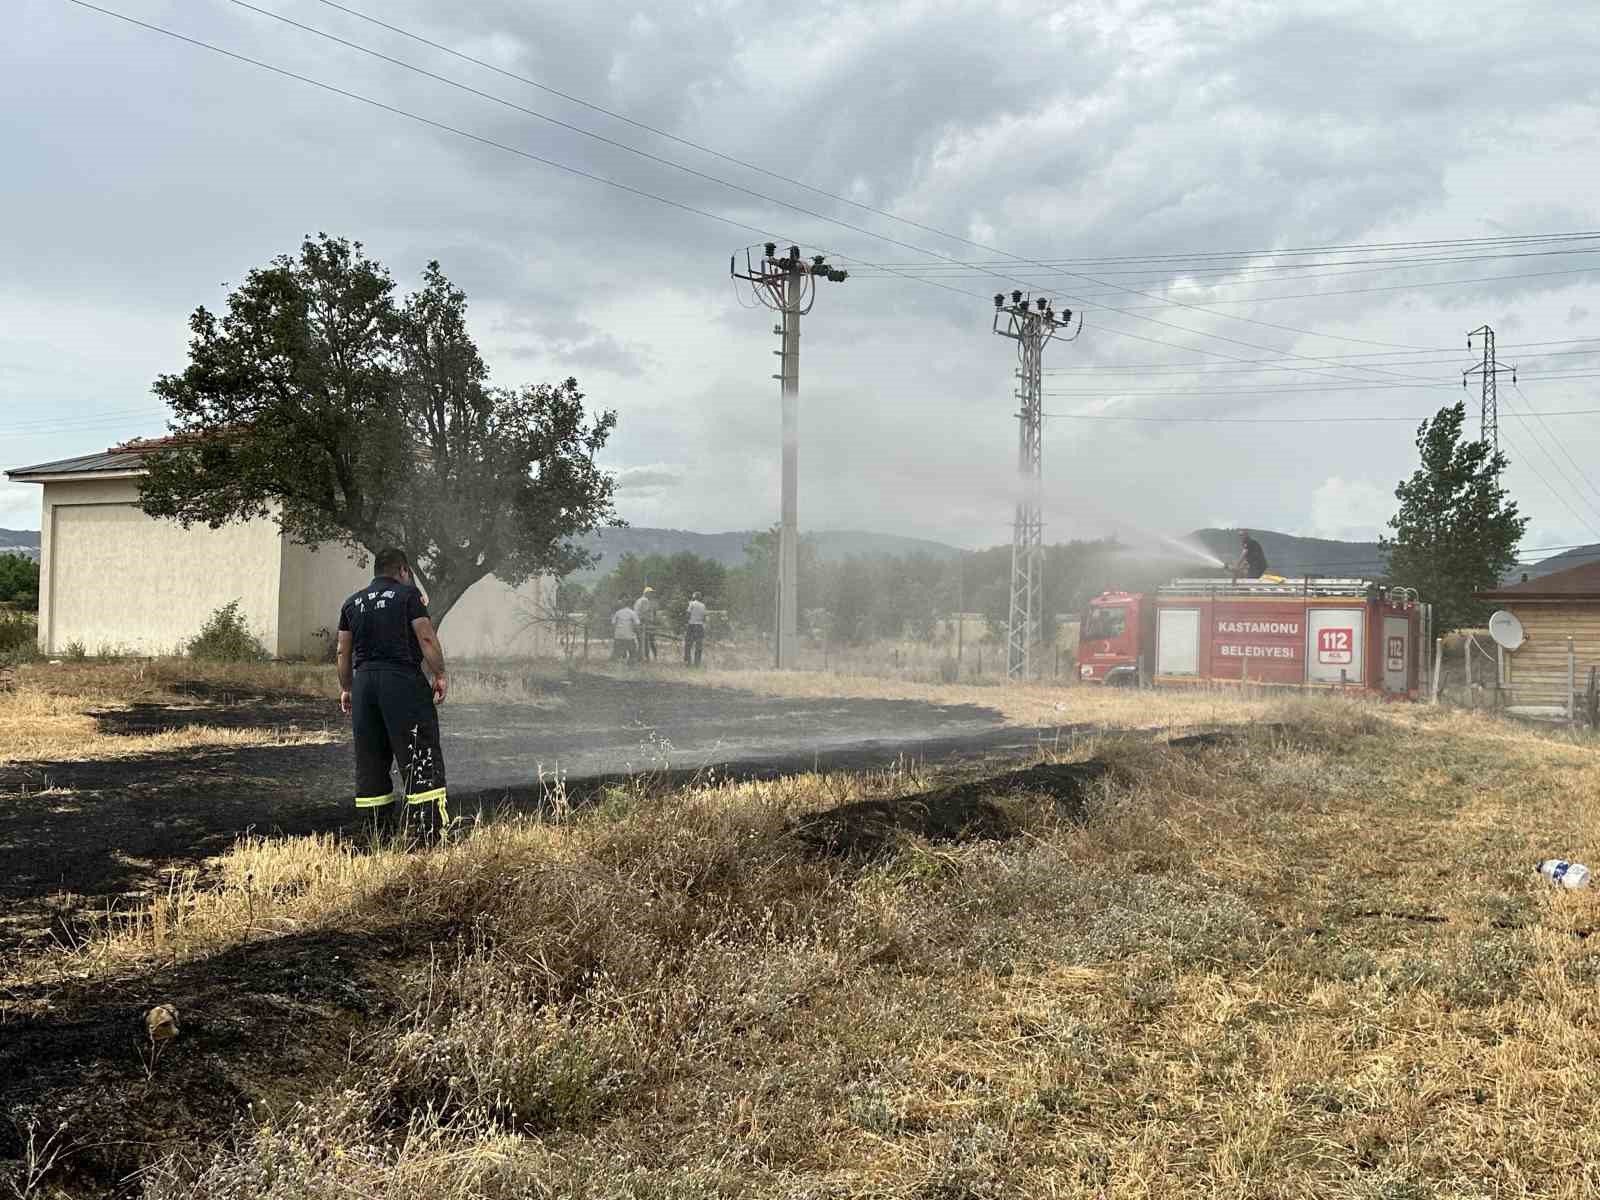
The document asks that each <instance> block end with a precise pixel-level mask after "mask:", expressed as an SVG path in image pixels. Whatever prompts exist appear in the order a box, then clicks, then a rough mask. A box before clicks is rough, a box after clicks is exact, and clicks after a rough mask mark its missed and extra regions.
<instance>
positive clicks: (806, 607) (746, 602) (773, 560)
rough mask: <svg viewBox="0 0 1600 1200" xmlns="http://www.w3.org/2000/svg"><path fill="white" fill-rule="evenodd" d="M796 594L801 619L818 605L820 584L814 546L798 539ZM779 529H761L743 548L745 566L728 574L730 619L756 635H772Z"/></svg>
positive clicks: (806, 538) (808, 540) (810, 540)
mask: <svg viewBox="0 0 1600 1200" xmlns="http://www.w3.org/2000/svg"><path fill="white" fill-rule="evenodd" d="M796 559H797V568H796V575H797V576H798V578H797V579H796V581H795V582H796V588H795V590H796V592H797V593H798V599H799V603H798V608H799V613H800V616H801V617H802V619H803V618H804V614H806V613H807V612H810V611H811V610H813V609H815V608H817V607H818V606H819V604H820V602H821V597H822V594H823V592H822V584H821V580H820V578H819V573H818V570H817V543H816V540H815V539H814V538H812V537H810V536H809V535H803V536H802V537H801V538H800V545H799V547H798V548H797V550H796ZM777 563H778V526H776V525H774V526H772V527H771V528H770V529H764V530H762V531H761V532H760V533H757V534H756V535H755V536H753V537H752V538H751V539H750V540H749V541H748V542H746V543H745V547H744V564H743V565H742V566H738V567H735V568H733V569H732V570H731V571H729V572H728V580H727V587H728V594H727V607H728V609H729V611H730V614H731V616H732V619H733V620H734V621H736V622H738V623H739V624H740V625H745V626H748V627H749V628H751V629H754V630H755V631H756V632H757V633H761V634H768V633H771V632H772V629H773V626H774V624H775V621H774V618H775V617H776V615H777V599H778V566H777Z"/></svg>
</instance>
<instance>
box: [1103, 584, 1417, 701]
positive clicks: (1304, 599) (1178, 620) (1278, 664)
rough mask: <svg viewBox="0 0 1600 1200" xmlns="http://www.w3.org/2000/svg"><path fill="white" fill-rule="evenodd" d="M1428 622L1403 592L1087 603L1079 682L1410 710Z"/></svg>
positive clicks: (1245, 587)
mask: <svg viewBox="0 0 1600 1200" xmlns="http://www.w3.org/2000/svg"><path fill="white" fill-rule="evenodd" d="M1431 617H1432V613H1431V610H1430V608H1429V606H1428V605H1426V604H1422V603H1420V602H1419V601H1418V598H1417V594H1416V592H1415V591H1413V590H1412V589H1409V588H1395V587H1384V586H1382V585H1379V584H1377V583H1374V582H1372V581H1370V580H1365V579H1328V578H1313V577H1307V578H1303V579H1259V580H1238V581H1232V580H1226V579H1175V580H1173V581H1172V583H1170V584H1168V585H1167V586H1165V587H1161V588H1158V589H1157V590H1156V591H1155V592H1154V593H1148V592H1106V593H1104V594H1103V595H1100V596H1096V597H1095V598H1094V599H1093V600H1092V601H1090V603H1089V611H1088V613H1087V614H1086V615H1085V617H1084V618H1083V621H1082V623H1081V624H1080V625H1079V629H1078V675H1079V678H1080V679H1081V680H1082V681H1083V682H1085V683H1097V684H1107V685H1111V686H1119V685H1120V686H1139V685H1142V684H1147V683H1154V684H1170V685H1177V684H1185V683H1196V682H1202V681H1211V682H1217V683H1254V684H1268V685H1278V686H1288V687H1300V688H1318V687H1326V688H1357V689H1361V690H1364V691H1370V692H1374V693H1377V694H1380V695H1383V696H1386V697H1390V698H1400V697H1408V698H1411V699H1415V698H1416V697H1417V695H1418V694H1419V689H1420V687H1421V679H1422V677H1423V675H1424V674H1425V672H1426V663H1425V661H1424V660H1425V658H1426V653H1427V648H1428V647H1429V646H1430V645H1431V644H1432V643H1431V637H1432V620H1431Z"/></svg>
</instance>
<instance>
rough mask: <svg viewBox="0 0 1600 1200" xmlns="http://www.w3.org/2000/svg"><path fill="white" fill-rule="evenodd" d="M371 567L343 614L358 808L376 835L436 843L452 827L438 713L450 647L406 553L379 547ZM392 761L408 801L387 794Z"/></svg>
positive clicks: (344, 700)
mask: <svg viewBox="0 0 1600 1200" xmlns="http://www.w3.org/2000/svg"><path fill="white" fill-rule="evenodd" d="M374 569H375V571H376V574H375V577H374V578H373V580H372V582H371V583H369V584H367V586H366V587H364V588H362V589H361V590H360V591H359V592H357V593H356V594H355V595H353V596H351V597H350V598H349V599H348V600H346V601H345V602H344V607H343V608H342V609H341V610H340V611H339V687H340V688H341V689H342V694H341V695H340V697H339V707H340V708H342V709H343V710H344V711H345V712H347V713H350V714H351V716H352V725H353V732H354V735H355V748H356V807H357V808H358V809H363V810H367V811H370V812H371V813H372V816H373V824H374V826H375V828H376V829H378V830H379V831H388V832H391V833H395V832H402V831H404V832H408V833H409V832H415V833H416V834H417V835H419V838H420V840H422V841H424V842H427V841H432V840H435V839H437V838H438V837H439V836H440V835H442V834H443V833H444V831H445V830H446V828H447V827H448V825H449V821H450V810H449V808H448V806H447V805H446V803H445V786H444V753H443V751H442V750H441V749H440V746H439V713H438V709H437V708H436V705H439V704H443V703H444V697H445V693H446V691H447V690H448V688H449V684H448V683H447V681H446V678H445V672H444V649H443V647H441V646H440V645H439V638H438V635H437V634H436V633H435V632H434V629H433V620H432V618H430V617H429V616H428V605H427V602H426V600H425V599H424V598H423V595H422V593H421V592H420V591H418V590H417V588H416V586H415V584H414V582H413V579H412V575H411V564H410V561H409V560H408V559H407V558H406V555H405V551H403V550H395V549H388V550H383V551H380V552H379V554H378V558H377V562H376V563H375V564H374ZM424 662H426V663H427V664H428V669H429V671H430V672H432V674H433V686H432V688H431V689H430V687H429V685H428V680H427V678H426V677H425V676H424V675H423V673H422V664H423V663H424ZM392 764H398V766H399V768H400V788H401V791H402V792H403V793H404V795H403V796H401V795H397V794H396V793H394V792H393V791H391V788H392V786H393V783H392V779H391V777H390V767H391V765H392Z"/></svg>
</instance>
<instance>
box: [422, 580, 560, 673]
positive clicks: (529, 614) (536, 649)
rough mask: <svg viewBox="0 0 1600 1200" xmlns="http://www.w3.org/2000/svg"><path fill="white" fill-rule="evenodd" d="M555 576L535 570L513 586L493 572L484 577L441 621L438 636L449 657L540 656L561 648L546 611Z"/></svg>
mask: <svg viewBox="0 0 1600 1200" xmlns="http://www.w3.org/2000/svg"><path fill="white" fill-rule="evenodd" d="M555 586H556V585H555V580H554V579H553V578H550V577H548V576H535V577H534V578H532V579H530V580H528V581H527V582H526V583H524V584H523V585H522V586H521V587H519V588H515V589H512V588H509V587H507V586H506V585H505V584H503V583H501V582H500V581H499V580H498V579H496V578H495V577H494V576H493V575H491V576H489V577H488V578H487V579H480V580H479V581H478V582H477V583H475V584H473V586H472V587H470V588H468V589H467V594H466V595H465V596H462V597H461V599H459V600H457V601H456V603H455V607H454V608H452V609H451V610H450V611H449V613H447V614H446V615H445V617H444V620H443V621H441V622H440V623H439V641H440V642H441V643H442V644H443V646H444V651H445V653H446V654H447V655H449V656H450V657H451V658H541V657H547V656H552V655H556V654H559V653H560V649H559V647H558V644H557V639H556V634H555V630H554V629H553V628H551V626H550V625H548V624H547V623H545V622H542V621H538V620H536V618H538V617H540V616H544V615H547V614H546V611H545V610H546V609H547V608H548V607H549V602H550V601H551V600H553V599H554V597H555Z"/></svg>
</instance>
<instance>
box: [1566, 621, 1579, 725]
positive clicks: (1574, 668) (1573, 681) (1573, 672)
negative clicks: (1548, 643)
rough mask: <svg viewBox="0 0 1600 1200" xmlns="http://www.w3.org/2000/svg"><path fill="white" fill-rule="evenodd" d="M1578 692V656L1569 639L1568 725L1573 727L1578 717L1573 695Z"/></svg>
mask: <svg viewBox="0 0 1600 1200" xmlns="http://www.w3.org/2000/svg"><path fill="white" fill-rule="evenodd" d="M1577 690H1578V656H1577V653H1576V652H1575V651H1574V650H1573V646H1572V639H1571V638H1568V639H1567V724H1568V725H1571V724H1572V722H1573V718H1574V717H1575V716H1576V715H1577V713H1576V711H1575V710H1574V708H1573V695H1574V693H1576V692H1577Z"/></svg>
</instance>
